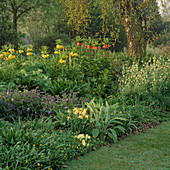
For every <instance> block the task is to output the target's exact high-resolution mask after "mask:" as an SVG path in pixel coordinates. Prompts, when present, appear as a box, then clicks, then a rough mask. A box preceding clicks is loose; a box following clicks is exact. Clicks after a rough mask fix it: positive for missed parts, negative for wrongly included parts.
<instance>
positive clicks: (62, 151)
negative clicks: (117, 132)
mask: <svg viewBox="0 0 170 170" xmlns="http://www.w3.org/2000/svg"><path fill="white" fill-rule="evenodd" d="M53 125H54V123H52V119H51V118H48V119H46V118H43V117H42V118H40V119H35V120H34V121H27V122H23V121H19V122H13V123H9V122H6V121H4V120H0V127H1V129H0V141H1V142H0V150H1V152H0V167H1V168H3V169H5V168H6V169H23V168H25V169H55V168H60V167H61V166H62V165H66V164H67V161H70V160H72V159H75V158H76V157H78V156H80V155H84V154H85V153H86V152H89V151H90V150H93V147H97V146H98V144H99V143H100V141H98V140H95V139H94V138H92V137H90V136H89V135H87V134H78V133H71V132H70V131H63V130H56V129H54V127H53Z"/></svg>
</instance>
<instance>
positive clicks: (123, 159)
mask: <svg viewBox="0 0 170 170" xmlns="http://www.w3.org/2000/svg"><path fill="white" fill-rule="evenodd" d="M68 166H69V167H68V168H67V169H74V170H76V169H80V170H87V169H89V170H109V169H112V170H114V169H116V170H117V169H121V170H122V169H147V170H148V169H153V170H159V169H161V170H162V169H167V170H168V169H170V122H164V123H162V124H161V125H159V126H157V127H155V128H153V129H149V130H148V132H147V133H139V134H137V135H136V136H134V135H131V136H129V137H127V138H125V139H124V140H121V141H119V142H118V143H116V144H112V145H111V146H105V147H102V148H100V149H98V150H96V151H93V152H91V153H88V154H86V155H85V156H82V157H80V160H74V161H72V162H71V163H70V164H69V165H68Z"/></svg>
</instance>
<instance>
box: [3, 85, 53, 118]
mask: <svg viewBox="0 0 170 170" xmlns="http://www.w3.org/2000/svg"><path fill="white" fill-rule="evenodd" d="M55 106H56V99H55V97H53V96H51V95H49V94H44V93H42V92H40V91H39V90H38V89H35V90H31V91H28V90H27V89H26V88H24V89H23V91H20V90H11V89H7V90H5V91H3V92H2V93H1V94H0V111H1V114H0V116H1V117H6V118H10V117H17V116H20V117H22V118H26V117H33V118H34V117H36V116H38V117H39V116H42V115H51V114H52V113H54V107H55Z"/></svg>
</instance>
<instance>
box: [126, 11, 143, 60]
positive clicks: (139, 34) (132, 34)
mask: <svg viewBox="0 0 170 170" xmlns="http://www.w3.org/2000/svg"><path fill="white" fill-rule="evenodd" d="M123 19H124V25H125V29H126V34H127V39H128V47H129V52H130V55H131V56H132V57H134V58H136V59H142V58H143V57H144V56H145V55H146V41H145V29H144V27H143V26H142V19H141V17H140V14H139V13H138V12H137V11H136V10H135V9H132V8H129V10H127V11H126V15H124V18H123Z"/></svg>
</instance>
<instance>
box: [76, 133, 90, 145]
mask: <svg viewBox="0 0 170 170" xmlns="http://www.w3.org/2000/svg"><path fill="white" fill-rule="evenodd" d="M74 138H77V139H79V140H81V141H82V145H83V146H87V147H88V146H89V143H87V144H86V141H87V140H88V139H90V138H91V136H89V135H88V134H86V135H84V134H79V135H78V136H75V137H74Z"/></svg>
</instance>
